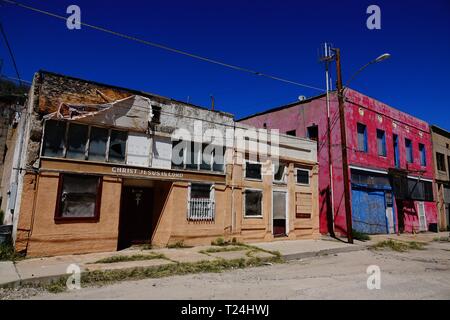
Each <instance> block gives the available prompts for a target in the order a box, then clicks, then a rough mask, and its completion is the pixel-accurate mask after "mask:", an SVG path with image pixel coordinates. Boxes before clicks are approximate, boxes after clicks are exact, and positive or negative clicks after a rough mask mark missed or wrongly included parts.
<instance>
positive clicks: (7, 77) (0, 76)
mask: <svg viewBox="0 0 450 320" xmlns="http://www.w3.org/2000/svg"><path fill="white" fill-rule="evenodd" d="M0 78H4V79H8V80H15V81H22V82H25V83H29V84H32V82H31V81H28V80H23V79H19V78H15V77H10V76H7V75H4V74H2V75H0Z"/></svg>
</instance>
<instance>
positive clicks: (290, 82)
mask: <svg viewBox="0 0 450 320" xmlns="http://www.w3.org/2000/svg"><path fill="white" fill-rule="evenodd" d="M0 1H3V2H6V3H9V4H12V5H16V6H18V7H21V8H24V9H27V10H31V11H34V12H38V13H41V14H44V15H47V16H50V17H54V18H58V19H61V20H64V21H66V20H67V17H64V16H61V15H58V14H55V13H52V12H49V11H45V10H41V9H38V8H35V7H31V6H28V5H25V4H22V3H19V2H16V1H11V0H0ZM80 25H83V26H85V27H88V28H91V29H94V30H98V31H102V32H105V33H109V34H112V35H115V36H117V37H120V38H124V39H127V40H131V41H135V42H139V43H142V44H145V45H148V46H152V47H156V48H159V49H162V50H166V51H170V52H173V53H177V54H180V55H184V56H187V57H190V58H194V59H197V60H201V61H205V62H208V63H212V64H216V65H220V66H222V67H226V68H230V69H234V70H237V71H241V72H246V73H250V74H253V75H256V76H261V77H265V78H269V79H272V80H276V81H281V82H284V83H289V84H293V85H297V86H300V87H305V88H309V89H314V90H318V91H321V92H325V90H324V89H322V88H318V87H314V86H311V85H307V84H303V83H300V82H296V81H292V80H288V79H284V78H281V77H277V76H274V75H271V74H268V73H264V72H260V71H255V70H252V69H247V68H244V67H240V66H236V65H232V64H229V63H225V62H222V61H219V60H215V59H210V58H207V57H204V56H200V55H197V54H193V53H190V52H186V51H183V50H179V49H176V48H172V47H169V46H166V45H163V44H159V43H156V42H152V41H147V40H143V39H140V38H136V37H134V36H130V35H127V34H124V33H120V32H116V31H112V30H109V29H106V28H103V27H99V26H95V25H92V24H88V23H85V22H80Z"/></svg>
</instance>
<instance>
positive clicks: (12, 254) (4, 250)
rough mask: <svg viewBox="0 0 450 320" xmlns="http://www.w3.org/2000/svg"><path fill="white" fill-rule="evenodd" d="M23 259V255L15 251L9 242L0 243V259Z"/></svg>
mask: <svg viewBox="0 0 450 320" xmlns="http://www.w3.org/2000/svg"><path fill="white" fill-rule="evenodd" d="M22 259H25V255H23V254H21V253H17V252H16V250H15V249H14V246H13V245H12V244H11V243H2V244H0V261H17V260H22Z"/></svg>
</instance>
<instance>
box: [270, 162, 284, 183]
mask: <svg viewBox="0 0 450 320" xmlns="http://www.w3.org/2000/svg"><path fill="white" fill-rule="evenodd" d="M274 171H275V172H274V175H273V180H275V181H277V182H286V179H285V177H286V174H285V172H286V165H285V164H282V163H279V164H278V165H277V166H275V170H274Z"/></svg>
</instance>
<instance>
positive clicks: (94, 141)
mask: <svg viewBox="0 0 450 320" xmlns="http://www.w3.org/2000/svg"><path fill="white" fill-rule="evenodd" d="M107 143H108V129H104V128H98V127H91V134H90V137H89V153H88V160H91V161H105V159H106V144H107Z"/></svg>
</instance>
